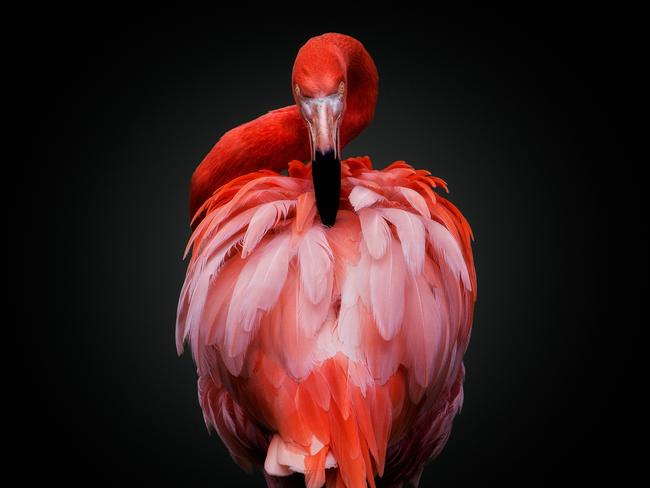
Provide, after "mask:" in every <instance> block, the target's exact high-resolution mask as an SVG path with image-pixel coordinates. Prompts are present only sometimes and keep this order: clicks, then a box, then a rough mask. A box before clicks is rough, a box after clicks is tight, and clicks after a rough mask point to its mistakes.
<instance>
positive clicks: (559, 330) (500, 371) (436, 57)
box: [22, 5, 621, 486]
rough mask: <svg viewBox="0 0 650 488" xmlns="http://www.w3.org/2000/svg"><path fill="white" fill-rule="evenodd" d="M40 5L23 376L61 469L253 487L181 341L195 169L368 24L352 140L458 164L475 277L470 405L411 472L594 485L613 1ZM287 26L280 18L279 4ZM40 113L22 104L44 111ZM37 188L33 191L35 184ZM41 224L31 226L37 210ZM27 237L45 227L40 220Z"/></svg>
mask: <svg viewBox="0 0 650 488" xmlns="http://www.w3.org/2000/svg"><path fill="white" fill-rule="evenodd" d="M282 8H286V10H287V11H283V12H278V10H279V9H280V7H277V8H276V9H274V10H268V11H260V10H254V9H251V10H250V11H248V12H240V13H235V12H228V13H226V12H221V11H216V10H215V11H198V10H197V11H193V12H192V13H191V15H189V14H188V13H187V12H179V11H176V10H156V11H149V12H135V11H111V10H108V9H107V10H105V11H101V10H100V11H97V12H96V13H94V14H91V13H88V14H87V15H86V16H85V19H84V20H83V21H81V20H77V19H78V15H79V12H72V11H70V12H67V11H61V10H57V11H52V12H42V15H41V16H40V17H39V20H38V22H35V23H33V24H32V25H31V27H30V30H29V31H28V32H25V33H24V38H26V37H30V38H31V40H32V41H33V44H32V47H31V48H30V52H29V56H26V57H25V58H24V59H23V61H22V62H23V68H24V70H25V71H24V72H25V73H29V76H28V77H26V79H27V80H28V82H27V88H28V90H30V91H31V97H30V100H35V101H36V103H35V104H34V106H33V107H32V108H30V109H29V110H31V111H30V112H28V113H29V114H31V115H33V117H30V124H31V125H30V126H31V127H34V128H35V129H36V130H35V131H33V134H34V136H33V137H34V139H33V140H30V143H31V144H32V145H31V146H30V147H32V148H34V149H33V150H32V151H31V155H30V158H29V159H30V160H32V163H31V165H30V166H29V169H28V171H32V172H33V174H34V176H33V181H35V182H36V183H37V184H38V185H39V187H38V188H39V190H38V193H37V195H35V199H34V200H35V205H37V206H38V209H39V210H38V212H37V213H36V214H35V215H36V218H37V222H38V225H39V226H41V227H38V228H39V229H40V230H39V231H38V232H39V233H40V232H43V234H44V235H45V236H46V239H45V242H42V241H41V239H42V235H39V236H37V237H36V238H35V239H32V238H30V237H29V234H28V235H27V236H25V237H26V240H28V241H30V242H31V243H32V244H35V245H36V247H37V248H38V249H40V252H44V255H45V257H46V262H45V263H44V265H43V266H42V267H40V269H39V272H38V275H37V276H38V277H39V278H40V279H39V280H37V281H36V282H37V285H36V288H37V290H36V291H37V293H39V296H42V297H44V299H42V300H39V301H38V304H36V305H35V306H34V307H33V309H32V310H29V313H30V314H31V315H32V316H33V317H34V318H35V319H36V320H37V321H38V323H39V327H38V328H37V329H36V332H34V334H35V335H37V340H35V342H36V343H37V344H39V345H41V346H43V349H44V351H43V352H39V353H38V354H37V353H34V354H32V355H31V356H33V357H31V359H30V360H29V364H34V365H36V369H37V371H38V372H37V374H36V375H33V376H30V381H28V386H29V389H30V390H31V391H32V393H34V392H36V397H37V398H36V400H32V401H29V402H28V403H29V404H30V407H29V408H31V409H33V410H34V412H35V414H34V419H35V420H32V422H31V424H32V425H34V427H35V429H36V430H37V431H38V434H35V437H34V439H37V442H34V443H33V446H32V447H30V450H31V451H34V452H37V453H38V454H39V463H38V471H41V472H42V473H44V474H45V475H46V476H47V477H48V478H50V479H51V478H52V477H58V476H62V477H63V478H64V479H68V480H70V481H73V480H77V479H84V480H86V481H88V480H102V481H103V480H106V481H109V482H113V483H116V484H125V483H126V482H133V481H142V482H146V483H147V484H149V483H151V484H153V483H155V482H177V483H181V486H184V485H188V486H198V485H199V484H200V483H203V484H204V485H206V486H207V485H211V486H231V485H234V484H237V485H238V486H262V484H263V481H262V477H261V474H260V473H259V472H258V473H256V474H255V475H253V476H249V475H246V474H244V473H243V472H242V471H240V469H239V468H238V467H237V466H236V465H235V464H234V462H232V461H231V459H230V458H229V456H228V453H227V451H226V450H225V448H224V447H223V446H222V445H221V443H220V441H219V439H218V437H217V436H216V435H215V434H212V435H211V436H209V435H208V433H207V431H206V429H205V426H204V424H203V420H202V416H201V411H200V408H199V405H198V402H197V397H196V383H195V381H196V375H195V370H194V366H193V364H192V361H191V358H190V356H189V354H185V355H184V356H183V357H181V358H178V357H177V356H176V353H175V349H174V323H175V312H176V301H177V297H178V293H179V291H180V287H181V284H182V280H183V276H184V271H185V266H186V263H184V262H182V261H181V256H182V251H183V248H184V245H185V242H186V240H187V238H188V237H189V227H188V215H187V214H188V181H189V178H190V176H191V173H192V171H193V170H194V168H195V166H196V165H197V164H198V163H199V162H200V161H201V159H202V158H203V156H204V155H205V154H206V153H207V152H208V151H209V149H210V148H211V147H212V145H213V144H214V143H215V142H216V141H217V139H218V138H219V136H220V135H221V134H222V133H223V132H225V131H226V130H228V129H229V128H231V127H234V126H236V125H238V124H240V123H242V122H245V121H247V120H250V119H252V118H255V117H256V116H258V115H260V114H262V113H264V112H266V111H268V110H270V109H273V108H277V107H281V106H284V105H287V104H289V103H291V101H292V99H291V87H290V71H291V66H292V63H293V59H294V57H295V54H296V52H297V50H298V49H299V47H300V46H301V45H302V44H303V43H304V42H305V41H306V40H307V39H308V38H309V37H311V36H313V35H317V34H320V33H323V32H327V31H339V32H343V33H347V34H350V35H353V36H355V37H357V38H358V39H360V40H361V41H362V42H363V43H364V44H365V46H366V48H367V49H368V50H369V52H370V53H371V55H372V56H373V57H374V59H375V62H376V64H377V66H378V69H379V73H380V96H379V102H378V106H377V111H376V116H375V120H374V122H373V123H372V124H371V126H370V127H369V128H368V129H367V130H366V131H365V132H364V133H363V134H362V135H361V136H360V137H359V138H358V139H357V140H356V141H354V142H353V143H352V144H350V146H349V147H347V148H346V149H345V151H344V154H345V155H347V156H352V155H364V154H367V155H370V156H371V157H372V158H373V160H374V162H375V164H376V165H377V166H379V167H383V166H386V165H387V164H389V163H390V162H392V161H394V160H397V159H404V160H406V161H407V162H409V163H411V164H413V165H414V166H416V167H420V168H427V169H429V170H431V171H432V172H433V173H434V174H435V175H437V176H440V177H442V178H443V179H445V180H446V181H447V182H448V184H449V187H450V190H451V194H450V198H451V200H452V201H453V202H454V203H456V204H457V205H458V207H459V208H460V209H461V210H462V212H463V213H464V214H465V216H466V217H467V218H468V220H469V221H470V223H471V225H472V227H473V230H474V234H475V236H476V241H475V243H474V252H475V259H476V263H477V273H478V280H479V287H478V290H479V293H478V302H477V305H476V316H475V322H474V332H473V338H472V342H471V345H470V349H469V351H468V353H467V356H466V366H467V379H466V383H465V406H464V408H463V411H462V414H461V415H460V416H459V417H458V418H457V420H456V422H455V427H454V431H453V433H452V436H451V439H450V441H449V443H448V445H447V447H446V449H445V450H444V451H443V454H442V455H441V456H440V457H439V459H438V460H437V461H435V462H434V463H433V464H431V465H430V466H429V467H428V468H427V469H426V471H425V473H424V475H423V478H422V483H421V486H471V485H473V484H474V483H475V482H495V483H496V482H498V483H499V484H501V485H506V486H510V485H524V486H526V485H529V484H534V483H535V482H546V483H549V482H555V481H563V482H564V481H567V480H576V481H586V480H587V479H590V478H592V477H600V476H601V469H600V467H599V466H598V464H597V463H596V459H598V455H599V453H600V454H602V453H603V451H607V449H604V448H603V447H602V443H603V441H602V435H603V431H604V430H607V427H606V426H603V423H602V409H603V408H604V403H605V402H603V401H602V397H601V396H600V395H601V391H600V390H599V389H598V388H597V387H596V385H597V384H603V383H605V384H606V383H607V382H608V381H609V379H608V377H607V376H606V373H605V372H603V371H602V367H601V359H602V358H600V357H599V356H598V355H597V354H596V353H595V352H594V348H595V346H596V341H597V340H598V337H599V335H600V330H599V328H598V326H596V325H595V324H596V319H597V316H598V315H599V313H600V311H599V308H600V303H599V301H600V289H601V286H600V285H599V282H600V281H599V280H600V279H601V271H602V270H601V269H599V267H598V266H594V259H595V257H596V256H597V255H598V254H599V253H600V251H601V250H600V248H599V243H598V241H597V239H593V238H592V237H591V236H592V235H593V233H594V229H595V228H596V224H597V218H598V216H599V213H600V212H601V206H602V198H601V194H600V193H599V192H600V188H599V186H600V185H602V184H603V183H607V184H609V181H604V180H608V176H607V175H604V174H602V173H601V172H599V171H598V170H597V168H598V166H597V161H599V159H600V158H602V155H603V151H604V145H603V141H605V140H606V139H607V137H609V135H611V133H612V131H613V130H614V125H615V121H614V120H612V119H611V118H610V117H609V116H608V114H607V104H608V102H607V100H606V99H605V97H603V87H604V86H606V85H607V83H608V82H609V78H610V76H611V66H612V65H613V63H615V60H616V59H617V57H618V53H617V48H616V45H615V39H617V38H618V37H617V34H614V30H613V29H614V28H619V27H621V26H620V25H619V24H618V22H617V21H616V20H614V19H613V18H608V17H607V15H606V14H605V15H598V16H597V15H595V14H593V13H592V12H589V11H586V10H580V9H576V10H575V11H571V12H569V11H567V10H566V9H563V10H558V11H526V12H523V11H520V12H513V11H509V15H505V14H503V13H494V12H488V11H470V12H463V13H462V14H461V15H449V14H442V13H436V12H435V11H429V12H412V11H411V12H409V13H404V12H400V11H396V10H390V11H385V12H379V11H376V12H375V13H373V14H368V13H365V14H362V15H353V14H352V13H351V12H349V9H348V8H347V7H346V8H345V10H342V11H341V12H340V15H336V8H337V7H336V6H335V5H331V6H330V7H328V8H324V9H323V10H322V11H321V12H307V11H304V10H303V9H298V10H293V11H290V9H289V7H282ZM279 13H280V14H282V15H283V17H282V18H279V17H278V15H279ZM30 107H31V105H30ZM27 190H29V191H31V187H30V188H27ZM28 222H29V223H30V225H31V224H32V223H34V220H33V219H29V220H28ZM32 228H33V227H32Z"/></svg>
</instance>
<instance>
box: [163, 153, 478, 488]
mask: <svg viewBox="0 0 650 488" xmlns="http://www.w3.org/2000/svg"><path fill="white" fill-rule="evenodd" d="M342 175H343V179H342V182H341V187H342V199H341V205H342V207H341V209H340V211H339V215H338V218H337V222H336V224H335V225H334V226H333V227H331V228H326V227H324V226H322V224H321V223H320V219H319V218H318V215H317V211H316V206H315V200H314V193H313V186H312V183H311V169H310V166H308V165H307V166H306V165H303V164H302V163H300V162H297V161H294V162H292V163H291V165H290V169H289V176H288V177H281V176H279V175H277V174H275V173H273V172H270V171H262V172H258V173H255V174H251V175H244V176H242V177H240V178H237V179H236V180H233V181H232V182H231V183H229V184H228V185H226V186H224V187H223V188H222V189H220V190H219V191H217V192H216V193H215V194H214V195H213V197H212V198H210V199H209V200H208V201H206V203H205V204H204V206H203V207H202V209H201V210H200V211H201V212H203V214H204V215H205V216H204V218H203V220H202V221H201V222H200V223H199V225H198V226H197V227H196V229H195V231H194V233H193V235H192V237H191V239H190V242H189V244H188V250H191V251H192V257H191V260H190V264H189V266H188V272H187V275H186V279H185V283H184V285H183V289H182V291H181V297H180V300H179V306H178V318H177V331H176V340H177V348H178V350H179V353H180V351H181V350H182V344H183V342H184V341H185V340H189V342H190V344H191V349H192V354H193V356H194V358H195V361H196V363H197V367H198V372H199V375H200V377H201V385H203V386H202V390H201V391H202V393H201V397H200V398H201V406H202V408H203V411H204V414H205V416H206V422H207V423H208V425H210V426H212V427H214V428H216V429H217V431H218V432H219V435H220V436H221V438H222V439H224V442H226V444H227V445H228V447H229V449H230V451H231V453H232V454H233V457H234V458H235V460H237V462H239V463H240V464H242V465H249V464H251V463H252V464H261V463H263V462H264V460H265V459H266V461H267V464H268V467H269V468H268V469H269V470H270V471H269V472H268V474H269V476H271V475H272V476H283V475H286V474H289V473H291V472H293V471H296V470H298V471H300V472H303V473H305V477H306V483H307V485H308V486H309V487H311V488H316V487H318V486H322V484H323V483H328V484H331V485H332V486H334V484H337V483H345V484H347V486H355V487H357V486H358V487H360V486H365V483H366V482H368V483H370V484H371V486H372V484H373V483H374V476H377V475H379V476H381V475H384V474H385V475H386V477H387V479H392V478H391V476H392V474H391V473H390V470H393V471H394V472H395V473H399V476H400V477H401V478H399V479H403V480H411V481H413V480H417V477H418V474H419V472H421V465H422V463H423V462H425V460H426V459H429V458H430V457H431V456H433V455H436V454H437V452H439V450H440V449H441V446H442V445H444V442H445V441H446V438H447V437H448V435H449V430H450V429H451V419H452V418H453V416H454V415H455V413H456V411H457V410H458V408H459V405H460V402H461V401H462V357H463V354H464V352H465V349H466V347H467V343H468V340H469V335H470V330H471V321H472V309H473V303H474V300H475V297H476V278H475V272H474V269H473V259H472V256H471V246H470V239H471V230H470V229H469V226H468V225H467V222H466V221H465V220H464V218H463V217H462V215H461V214H460V212H459V211H458V210H457V209H456V208H455V207H453V205H451V204H450V203H449V202H448V201H447V200H445V199H444V198H443V197H441V196H440V195H437V194H436V193H434V191H433V190H432V188H434V187H442V188H446V187H445V184H444V182H443V181H442V180H439V179H436V178H433V177H431V176H430V175H429V174H428V172H426V171H421V170H414V169H413V168H411V167H410V166H408V165H407V164H406V163H404V162H396V163H394V164H393V165H391V166H390V167H389V168H387V169H385V170H383V171H376V170H373V169H372V165H371V163H370V160H369V159H367V158H353V159H349V160H346V161H344V162H343V163H342ZM459 378H460V379H459ZM234 398H236V399H237V401H235V400H234ZM459 398H460V399H461V400H460V401H459V400H458V399H459ZM252 419H256V420H255V421H252ZM426 422H433V423H434V424H435V428H432V429H430V430H427V431H426V433H425V434H424V435H425V440H426V442H425V444H423V445H424V446H425V450H427V452H426V453H424V452H423V453H418V455H417V456H415V455H411V457H410V458H409V457H408V456H405V455H403V454H402V453H403V452H410V451H408V450H407V449H406V448H405V447H403V443H404V442H406V441H405V439H410V438H411V437H409V436H416V437H417V435H418V433H417V432H414V430H415V429H416V428H417V429H420V430H423V429H424V427H422V425H425V424H426ZM253 425H258V426H259V429H261V430H259V431H258V430H255V429H254V428H253V427H252V426H253ZM262 431H264V432H270V433H273V435H274V436H277V440H275V439H276V437H267V436H266V435H261V434H260V432H262ZM271 438H273V439H274V441H273V442H272V443H271V446H269V444H268V440H267V439H271ZM260 453H262V455H260ZM387 456H388V457H387ZM326 467H330V468H331V469H329V470H328V473H329V474H327V475H326V472H325V469H326ZM331 473H333V474H331ZM396 479H397V478H396Z"/></svg>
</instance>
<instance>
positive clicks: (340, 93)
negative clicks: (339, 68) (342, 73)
mask: <svg viewBox="0 0 650 488" xmlns="http://www.w3.org/2000/svg"><path fill="white" fill-rule="evenodd" d="M343 92H345V82H344V81H341V83H339V95H343Z"/></svg>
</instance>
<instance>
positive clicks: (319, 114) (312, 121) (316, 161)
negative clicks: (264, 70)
mask: <svg viewBox="0 0 650 488" xmlns="http://www.w3.org/2000/svg"><path fill="white" fill-rule="evenodd" d="M299 105H300V111H301V114H302V117H303V119H304V120H305V123H306V124H307V128H308V129H309V139H310V143H311V160H312V166H311V171H312V179H313V182H314V192H315V194H316V208H317V209H318V214H319V215H320V219H321V221H322V222H323V224H325V225H326V226H328V227H331V226H333V225H334V223H335V222H336V214H337V213H338V210H339V200H340V198H341V159H340V149H339V126H340V122H341V118H342V117H341V116H342V114H343V96H342V94H339V93H336V94H333V95H329V96H326V97H319V98H307V97H305V98H301V99H300V100H299Z"/></svg>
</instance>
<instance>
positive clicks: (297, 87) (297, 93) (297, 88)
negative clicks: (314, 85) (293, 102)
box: [296, 85, 300, 96]
mask: <svg viewBox="0 0 650 488" xmlns="http://www.w3.org/2000/svg"><path fill="white" fill-rule="evenodd" d="M296 95H297V96H300V87H299V86H298V85H296Z"/></svg>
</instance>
